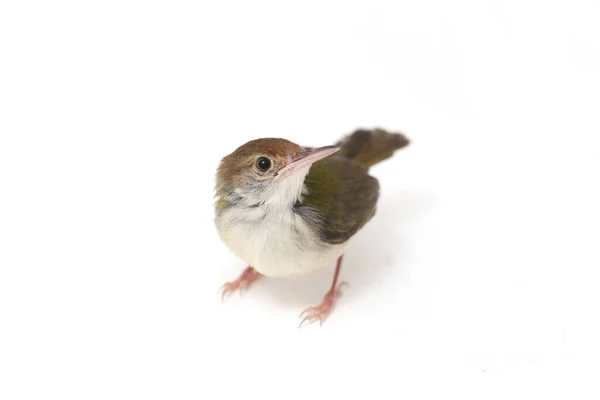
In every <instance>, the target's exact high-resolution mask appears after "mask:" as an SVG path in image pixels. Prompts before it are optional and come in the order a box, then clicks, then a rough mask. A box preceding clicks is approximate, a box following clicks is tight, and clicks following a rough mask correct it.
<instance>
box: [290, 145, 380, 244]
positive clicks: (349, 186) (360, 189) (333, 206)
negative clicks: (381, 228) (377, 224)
mask: <svg viewBox="0 0 600 400" xmlns="http://www.w3.org/2000/svg"><path fill="white" fill-rule="evenodd" d="M304 184H305V187H306V189H307V190H306V194H305V195H304V197H303V201H302V202H301V203H300V204H298V205H297V206H296V211H297V212H299V213H301V214H302V213H304V214H305V215H307V216H312V218H313V220H315V222H316V224H315V226H317V227H318V228H319V232H320V236H321V240H323V241H324V242H326V243H329V244H340V243H344V242H345V241H347V240H348V239H349V238H350V237H352V236H353V235H354V234H355V233H356V232H357V231H358V230H359V229H361V228H362V227H363V226H364V225H365V224H366V223H367V222H368V221H369V220H370V219H371V218H372V217H373V215H374V214H375V206H376V203H377V199H378V197H379V183H378V182H377V179H375V178H373V177H372V176H370V175H369V173H368V168H367V167H366V166H364V165H362V164H360V163H359V162H356V161H354V160H350V159H348V158H345V157H342V156H337V155H335V154H334V155H332V156H330V157H327V158H325V159H323V160H319V161H317V162H316V163H314V164H313V165H312V167H311V169H310V171H309V173H308V175H307V176H306V179H305V180H304Z"/></svg>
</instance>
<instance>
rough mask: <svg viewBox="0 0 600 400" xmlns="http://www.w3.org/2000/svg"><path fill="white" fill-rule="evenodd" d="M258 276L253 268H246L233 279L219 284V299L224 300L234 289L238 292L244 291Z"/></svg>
mask: <svg viewBox="0 0 600 400" xmlns="http://www.w3.org/2000/svg"><path fill="white" fill-rule="evenodd" d="M260 276H261V274H260V273H259V272H258V271H256V270H255V269H254V268H252V267H248V268H246V269H245V270H244V272H242V274H241V275H240V276H239V278H237V279H236V280H235V281H232V282H227V283H225V284H224V285H223V286H221V292H222V294H221V301H223V300H225V298H226V297H228V296H229V295H230V294H232V293H233V292H235V291H239V292H240V294H242V293H244V292H245V291H246V290H248V288H249V287H250V286H252V284H253V283H254V281H255V280H257V279H258V278H259V277H260Z"/></svg>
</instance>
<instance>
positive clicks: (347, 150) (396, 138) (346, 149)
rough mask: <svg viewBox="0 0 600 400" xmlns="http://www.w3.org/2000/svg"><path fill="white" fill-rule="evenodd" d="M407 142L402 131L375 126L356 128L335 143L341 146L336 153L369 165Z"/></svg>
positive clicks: (387, 155) (392, 152)
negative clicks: (372, 127)
mask: <svg viewBox="0 0 600 400" xmlns="http://www.w3.org/2000/svg"><path fill="white" fill-rule="evenodd" d="M409 143H410V141H409V140H408V138H407V137H406V136H404V135H403V134H402V133H392V132H387V131H385V130H383V129H379V128H376V129H371V130H366V129H358V130H356V131H354V132H353V133H352V134H350V135H347V136H345V137H343V138H342V139H341V140H340V141H338V142H337V143H336V144H335V145H336V146H338V147H340V148H341V149H340V151H339V152H338V155H340V156H342V157H346V158H349V159H351V160H356V161H358V162H359V163H361V164H363V165H364V166H366V167H371V166H373V165H375V164H377V163H379V162H381V161H383V160H386V159H388V158H390V157H391V156H393V155H394V153H395V152H396V150H399V149H402V148H403V147H406V146H408V144H409Z"/></svg>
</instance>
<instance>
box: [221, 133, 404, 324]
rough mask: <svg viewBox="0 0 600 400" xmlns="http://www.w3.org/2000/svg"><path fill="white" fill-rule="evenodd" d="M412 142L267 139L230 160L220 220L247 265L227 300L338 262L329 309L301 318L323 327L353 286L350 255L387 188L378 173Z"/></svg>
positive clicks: (229, 286) (364, 136)
mask: <svg viewBox="0 0 600 400" xmlns="http://www.w3.org/2000/svg"><path fill="white" fill-rule="evenodd" d="M409 143H410V141H409V139H408V138H407V137H406V135H405V134H404V133H402V132H397V131H396V132H393V131H389V130H385V129H383V128H372V129H365V128H359V129H356V130H354V131H353V132H351V133H349V134H346V135H344V136H342V137H341V139H339V140H338V141H337V142H335V143H334V144H333V145H328V146H323V147H311V146H308V147H307V146H301V145H299V144H296V143H294V142H291V141H289V140H287V139H283V138H279V137H263V138H259V139H254V140H251V141H248V142H247V143H244V144H243V145H241V146H239V147H238V148H236V149H235V150H234V151H232V152H231V153H230V154H228V155H226V156H225V157H223V158H222V159H221V160H220V162H219V165H218V167H217V171H216V179H215V188H214V191H215V198H216V199H215V206H214V208H215V210H214V223H215V226H216V230H217V232H218V235H219V236H220V238H221V240H222V241H223V242H224V244H225V245H226V247H227V248H228V249H229V250H230V251H231V252H232V253H233V254H234V255H236V256H237V257H238V258H240V259H241V260H242V261H244V263H245V264H246V265H247V267H246V268H245V269H244V271H243V272H242V273H241V274H240V275H239V277H238V278H237V279H235V280H233V281H230V282H226V283H225V284H224V285H223V286H222V287H221V293H222V299H223V300H224V299H225V298H226V297H227V296H229V295H230V294H232V293H234V292H236V291H238V292H240V293H242V292H245V291H246V290H248V289H249V288H250V287H251V286H252V284H253V283H254V282H255V281H256V280H257V279H259V278H263V277H267V278H274V279H276V278H283V277H292V276H304V275H309V274H312V273H315V272H316V271H319V270H321V269H322V268H325V267H327V266H328V265H331V264H333V263H334V262H336V268H335V272H334V276H333V281H332V284H331V287H330V289H329V290H328V291H327V293H326V294H325V295H324V297H323V301H322V302H321V304H319V305H316V306H312V307H308V308H306V309H305V310H304V311H302V313H301V314H300V319H301V321H300V325H299V327H301V326H302V325H303V324H305V323H307V324H310V323H314V322H317V321H318V322H319V323H320V325H323V323H324V322H325V321H326V320H327V319H328V318H329V316H330V315H331V313H332V311H333V308H334V306H335V304H336V302H337V300H338V299H339V298H340V297H341V295H342V288H343V287H344V286H346V285H347V282H339V283H338V281H339V277H340V271H341V266H342V260H343V257H344V254H345V252H346V250H347V248H348V246H349V245H350V243H351V242H352V239H353V238H355V236H356V234H357V233H358V232H359V231H361V229H363V228H364V226H365V224H367V223H368V222H369V221H370V220H371V219H372V218H373V217H374V215H375V211H376V206H377V201H378V198H379V195H380V185H379V181H378V180H377V178H375V177H373V176H371V175H370V169H371V167H373V166H374V165H375V164H378V163H380V162H382V161H384V160H386V159H388V158H390V157H392V156H393V155H394V154H395V152H396V151H397V150H400V149H402V148H404V147H406V146H408V145H409Z"/></svg>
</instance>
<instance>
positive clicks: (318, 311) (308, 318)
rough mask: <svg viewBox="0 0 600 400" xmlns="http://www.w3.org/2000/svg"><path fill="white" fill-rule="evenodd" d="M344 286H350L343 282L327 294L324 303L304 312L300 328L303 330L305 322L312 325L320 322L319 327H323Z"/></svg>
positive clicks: (301, 315) (301, 314)
mask: <svg viewBox="0 0 600 400" xmlns="http://www.w3.org/2000/svg"><path fill="white" fill-rule="evenodd" d="M344 286H349V285H348V282H342V283H340V284H339V285H338V287H337V288H335V289H332V290H330V291H329V292H327V294H326V295H325V297H324V298H323V302H322V303H321V304H320V305H318V306H314V307H309V308H307V309H306V310H304V311H302V312H301V313H300V316H299V318H302V317H304V318H302V321H300V325H298V328H301V327H302V325H304V323H305V322H306V323H309V324H311V323H313V322H316V321H319V325H320V326H323V322H325V320H327V318H328V317H329V315H330V314H331V311H333V306H334V305H335V301H336V300H337V299H339V298H340V297H341V295H342V290H341V289H342V287H344Z"/></svg>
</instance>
